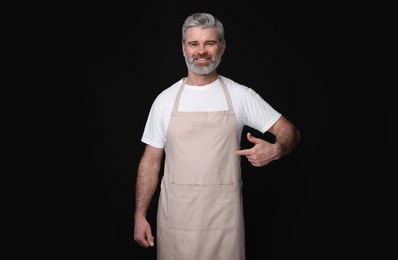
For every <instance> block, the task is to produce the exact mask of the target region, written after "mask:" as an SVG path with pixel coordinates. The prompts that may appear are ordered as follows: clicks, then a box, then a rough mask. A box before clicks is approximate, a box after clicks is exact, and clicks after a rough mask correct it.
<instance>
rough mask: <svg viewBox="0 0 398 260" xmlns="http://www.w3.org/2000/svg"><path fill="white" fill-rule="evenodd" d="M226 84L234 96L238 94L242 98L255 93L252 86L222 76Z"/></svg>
mask: <svg viewBox="0 0 398 260" xmlns="http://www.w3.org/2000/svg"><path fill="white" fill-rule="evenodd" d="M220 77H221V78H222V80H223V82H224V84H225V86H226V87H227V89H228V91H229V92H230V93H231V95H233V96H238V97H240V98H242V97H246V96H250V95H253V94H254V93H255V92H254V90H253V89H251V88H250V87H248V86H246V85H243V84H241V83H239V82H236V81H234V80H232V79H230V78H228V77H225V76H221V75H220Z"/></svg>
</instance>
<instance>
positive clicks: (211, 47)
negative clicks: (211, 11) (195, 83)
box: [182, 27, 225, 75]
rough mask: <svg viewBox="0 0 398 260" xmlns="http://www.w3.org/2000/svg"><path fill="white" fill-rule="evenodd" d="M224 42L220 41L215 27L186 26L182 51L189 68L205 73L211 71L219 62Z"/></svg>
mask: <svg viewBox="0 0 398 260" xmlns="http://www.w3.org/2000/svg"><path fill="white" fill-rule="evenodd" d="M224 49H225V43H222V42H220V40H219V39H218V33H217V29H216V28H206V29H202V28H199V27H191V28H188V29H187V31H186V32H185V41H184V43H183V45H182V51H183V54H184V57H185V62H186V64H187V67H188V69H189V70H191V71H192V72H194V73H196V74H200V75H206V74H209V73H211V72H213V71H214V70H215V69H216V68H217V67H218V65H219V64H220V62H221V57H222V55H223V53H224Z"/></svg>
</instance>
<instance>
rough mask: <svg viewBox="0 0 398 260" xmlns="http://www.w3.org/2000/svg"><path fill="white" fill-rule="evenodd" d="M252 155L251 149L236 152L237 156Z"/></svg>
mask: <svg viewBox="0 0 398 260" xmlns="http://www.w3.org/2000/svg"><path fill="white" fill-rule="evenodd" d="M251 153H252V152H251V149H243V150H239V151H236V152H235V154H236V155H249V154H251Z"/></svg>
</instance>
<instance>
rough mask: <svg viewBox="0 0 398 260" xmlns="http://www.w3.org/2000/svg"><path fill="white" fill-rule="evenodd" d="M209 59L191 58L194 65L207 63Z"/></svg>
mask: <svg viewBox="0 0 398 260" xmlns="http://www.w3.org/2000/svg"><path fill="white" fill-rule="evenodd" d="M210 60H211V59H210V58H193V61H194V62H195V63H199V64H201V63H208V62H209V61H210Z"/></svg>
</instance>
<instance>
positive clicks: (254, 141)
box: [247, 132, 259, 144]
mask: <svg viewBox="0 0 398 260" xmlns="http://www.w3.org/2000/svg"><path fill="white" fill-rule="evenodd" d="M247 140H249V141H250V142H252V143H253V144H258V143H259V139H258V138H256V137H254V136H252V134H251V133H250V132H249V133H247Z"/></svg>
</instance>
